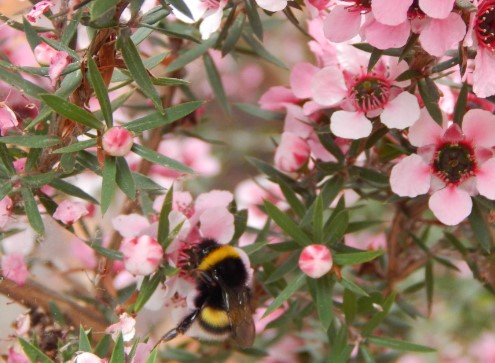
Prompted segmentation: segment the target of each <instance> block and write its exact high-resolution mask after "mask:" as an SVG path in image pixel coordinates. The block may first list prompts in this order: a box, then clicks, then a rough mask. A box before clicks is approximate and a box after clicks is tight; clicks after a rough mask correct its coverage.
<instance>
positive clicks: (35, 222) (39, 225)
mask: <svg viewBox="0 0 495 363" xmlns="http://www.w3.org/2000/svg"><path fill="white" fill-rule="evenodd" d="M21 194H22V199H23V200H24V211H25V212H26V215H27V217H28V221H29V224H30V225H31V227H32V228H33V229H34V230H35V231H36V233H38V234H40V235H42V234H44V233H45V226H44V225H43V220H42V219H41V214H40V211H39V210H38V204H37V203H36V199H34V194H33V192H32V191H31V189H29V188H21Z"/></svg>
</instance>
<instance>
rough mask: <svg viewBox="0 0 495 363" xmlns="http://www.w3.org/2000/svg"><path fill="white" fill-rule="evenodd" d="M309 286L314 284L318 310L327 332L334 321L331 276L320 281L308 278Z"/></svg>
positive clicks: (326, 276) (323, 277)
mask: <svg viewBox="0 0 495 363" xmlns="http://www.w3.org/2000/svg"><path fill="white" fill-rule="evenodd" d="M306 279H307V282H308V284H314V285H315V289H316V291H315V292H316V301H315V304H316V310H317V311H318V316H319V318H320V322H321V325H323V329H324V330H325V331H327V330H328V328H330V325H331V324H332V321H333V301H332V287H333V282H332V279H331V277H330V276H329V275H325V276H322V277H321V278H319V279H316V280H314V279H312V278H310V277H307V278H306Z"/></svg>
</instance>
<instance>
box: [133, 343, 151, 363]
mask: <svg viewBox="0 0 495 363" xmlns="http://www.w3.org/2000/svg"><path fill="white" fill-rule="evenodd" d="M152 350H153V343H152V342H151V340H148V342H147V343H138V345H137V348H136V352H135V353H134V356H133V357H132V360H131V363H146V362H147V361H148V357H149V355H150V353H151V351H152Z"/></svg>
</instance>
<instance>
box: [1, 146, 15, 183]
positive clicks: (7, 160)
mask: <svg viewBox="0 0 495 363" xmlns="http://www.w3.org/2000/svg"><path fill="white" fill-rule="evenodd" d="M0 161H1V164H0V165H3V166H4V167H5V169H6V171H7V175H9V176H10V175H14V174H16V171H15V168H14V164H13V160H12V156H11V155H10V152H9V149H8V148H7V146H5V144H2V143H0Z"/></svg>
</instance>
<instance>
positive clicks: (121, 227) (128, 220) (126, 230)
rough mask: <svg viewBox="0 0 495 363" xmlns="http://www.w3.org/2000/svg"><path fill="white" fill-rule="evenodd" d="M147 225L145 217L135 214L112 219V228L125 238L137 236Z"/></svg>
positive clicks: (148, 223)
mask: <svg viewBox="0 0 495 363" xmlns="http://www.w3.org/2000/svg"><path fill="white" fill-rule="evenodd" d="M149 225H150V222H149V221H148V219H147V218H146V217H143V216H142V215H140V214H136V213H132V214H127V215H119V216H117V217H115V218H113V219H112V226H113V228H114V229H115V230H116V231H117V232H119V234H120V235H121V236H122V237H126V238H133V237H136V236H139V234H140V232H141V231H142V230H143V229H145V228H147V227H149Z"/></svg>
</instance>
